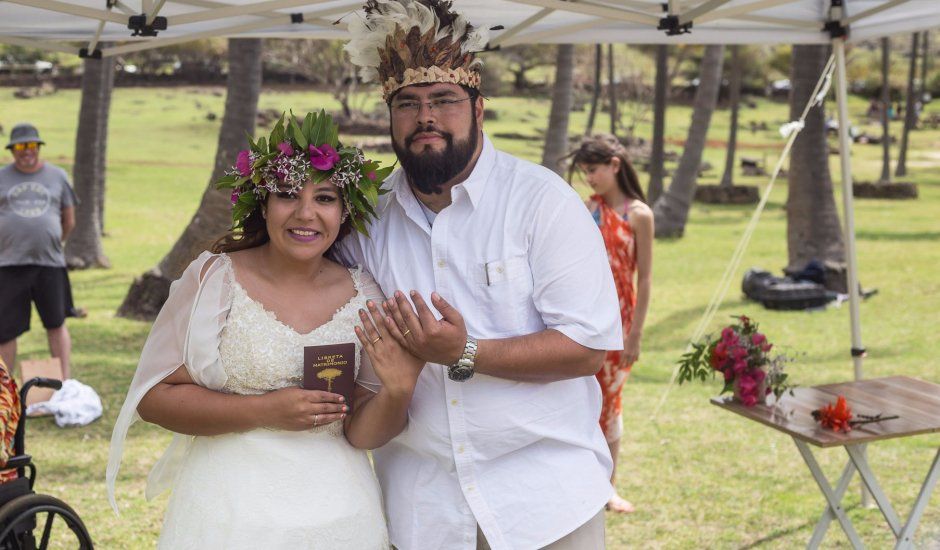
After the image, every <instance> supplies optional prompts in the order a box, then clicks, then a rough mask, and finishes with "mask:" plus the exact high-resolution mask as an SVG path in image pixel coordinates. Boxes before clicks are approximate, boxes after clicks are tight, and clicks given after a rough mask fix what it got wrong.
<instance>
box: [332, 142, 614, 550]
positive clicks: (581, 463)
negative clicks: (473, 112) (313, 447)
mask: <svg viewBox="0 0 940 550" xmlns="http://www.w3.org/2000/svg"><path fill="white" fill-rule="evenodd" d="M387 185H389V187H390V189H391V192H390V193H388V194H387V195H384V196H383V197H382V198H381V201H380V205H379V218H378V220H377V221H376V222H375V223H373V225H372V226H371V227H370V228H369V232H370V233H371V238H369V237H364V236H362V235H359V234H358V233H356V234H353V235H351V236H349V237H347V238H346V239H345V240H344V241H343V242H342V243H341V244H340V247H339V248H340V250H339V254H340V255H341V256H342V257H343V259H344V260H345V261H348V262H351V263H357V264H361V265H363V266H364V267H365V268H366V269H368V270H369V271H370V272H371V273H372V275H373V276H374V277H375V279H376V280H377V281H378V283H379V285H380V286H381V287H382V290H383V291H384V292H385V293H386V294H387V295H388V294H390V293H392V292H394V291H395V290H402V291H404V292H406V293H407V292H408V291H410V290H417V291H418V292H420V293H421V295H422V296H423V297H424V298H425V300H428V298H429V296H430V293H431V292H432V291H437V292H438V293H440V294H441V296H443V297H444V299H446V300H447V301H448V302H450V304H452V305H453V306H454V307H456V308H457V310H458V311H460V312H461V314H462V315H463V317H464V319H465V320H466V323H467V329H468V331H469V333H470V334H471V335H473V336H475V337H477V338H479V339H488V338H505V337H510V336H519V335H525V334H531V333H535V332H539V331H541V330H544V329H546V328H550V329H554V330H557V331H559V332H561V333H563V334H565V335H566V336H568V337H569V338H571V339H572V340H574V341H575V342H578V343H579V344H582V345H584V346H586V347H589V348H593V349H602V350H613V349H621V348H622V344H623V336H622V332H621V324H620V313H619V305H618V300H617V294H616V290H615V287H614V283H613V278H612V276H611V272H610V265H609V263H608V260H607V254H606V252H605V249H604V244H603V240H602V238H601V235H600V232H599V231H598V230H597V226H596V224H595V223H594V221H593V219H592V218H591V216H590V214H589V213H588V211H587V209H586V208H585V207H584V204H583V203H582V201H581V199H580V198H579V197H578V195H577V193H575V192H574V191H573V190H572V189H571V188H570V187H569V186H568V185H567V184H566V183H565V182H564V181H563V180H562V179H561V178H559V177H558V176H557V175H556V174H554V173H553V172H551V171H550V170H547V169H545V168H543V167H541V166H538V165H535V164H532V163H529V162H526V161H523V160H520V159H517V158H515V157H512V156H510V155H508V154H505V153H502V152H499V151H497V150H496V149H495V148H494V147H493V145H492V143H491V142H490V141H489V139H488V138H486V137H484V142H483V151H482V153H481V155H480V158H479V159H478V161H477V164H476V166H475V167H474V169H473V171H472V173H471V174H470V176H469V178H467V180H466V181H465V182H463V183H462V184H460V185H456V186H454V188H453V190H452V193H451V198H452V201H453V202H452V204H451V205H450V206H448V207H447V208H445V209H444V210H442V211H441V212H440V213H438V215H437V216H436V218H434V223H433V227H432V226H431V225H430V224H429V223H428V218H427V217H426V216H425V214H424V213H423V212H422V209H421V205H420V203H419V202H418V200H417V199H416V198H415V196H414V193H412V191H411V189H410V187H409V186H408V183H407V180H406V178H405V177H404V174H403V173H402V172H401V171H400V170H399V171H397V172H396V173H395V174H393V175H391V176H390V177H389V179H388V180H387ZM429 303H430V302H429ZM600 409H601V392H600V388H599V386H598V383H597V380H596V379H595V378H594V377H593V376H589V377H582V378H575V379H570V380H563V381H559V382H552V383H547V384H545V383H525V382H514V381H511V380H505V379H501V378H496V377H492V376H486V375H481V374H477V375H476V376H474V377H473V378H472V379H471V380H469V381H467V382H453V381H451V380H450V379H448V378H447V375H446V369H445V367H443V366H442V365H436V364H428V365H427V367H426V368H425V369H424V371H423V373H422V374H421V376H420V379H419V380H418V385H417V388H416V389H415V393H414V399H413V401H412V403H411V407H410V408H409V414H408V416H409V418H408V426H407V428H406V429H405V431H404V432H402V433H401V434H400V435H399V436H398V437H396V438H395V439H394V440H392V441H391V442H389V443H388V444H387V445H385V446H384V447H382V448H381V449H378V450H376V451H375V453H374V459H375V469H376V473H377V475H378V478H379V481H380V483H381V485H382V489H383V493H384V499H385V511H386V515H387V518H388V522H389V534H390V538H391V542H392V544H394V545H395V546H396V547H397V548H399V549H400V550H412V549H422V550H423V549H431V548H447V549H470V550H472V549H474V548H475V547H476V526H477V524H479V525H480V528H481V529H482V531H483V533H484V535H485V536H486V539H487V541H488V542H489V544H490V546H491V547H492V548H493V549H494V550H501V549H508V548H539V547H542V546H545V545H547V544H549V543H551V542H554V541H555V540H557V539H559V538H561V537H563V536H565V535H566V534H568V533H570V532H571V531H573V530H574V529H576V528H578V527H579V526H581V525H582V524H584V523H585V522H587V521H588V520H589V519H591V518H592V517H594V515H595V514H597V513H598V512H599V511H600V510H601V508H602V507H603V506H604V504H605V503H606V502H607V499H608V498H609V497H610V495H611V486H610V473H611V467H612V464H611V460H610V453H609V450H608V447H607V443H606V441H605V440H604V436H603V434H602V433H601V430H600V427H599V424H598V419H599V417H600Z"/></svg>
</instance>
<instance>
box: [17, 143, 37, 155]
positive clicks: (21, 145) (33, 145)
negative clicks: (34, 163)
mask: <svg viewBox="0 0 940 550" xmlns="http://www.w3.org/2000/svg"><path fill="white" fill-rule="evenodd" d="M36 149H39V143H37V142H35V141H29V142H26V143H14V144H13V150H14V151H16V152H17V153H19V152H20V151H25V150H29V151H35V150H36Z"/></svg>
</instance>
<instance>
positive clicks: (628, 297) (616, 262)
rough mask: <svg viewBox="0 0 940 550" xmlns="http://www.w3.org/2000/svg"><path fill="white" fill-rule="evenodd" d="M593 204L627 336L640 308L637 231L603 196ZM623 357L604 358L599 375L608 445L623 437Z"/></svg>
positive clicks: (627, 370)
mask: <svg viewBox="0 0 940 550" xmlns="http://www.w3.org/2000/svg"><path fill="white" fill-rule="evenodd" d="M591 200H592V201H593V202H594V203H595V204H596V205H597V209H596V210H595V211H594V219H595V221H596V222H597V225H598V227H599V228H600V230H601V235H602V236H603V237H604V247H605V248H606V249H607V257H608V259H609V260H610V269H611V272H612V273H613V276H614V286H616V287H617V297H618V298H619V300H620V319H621V321H622V322H623V334H624V336H626V335H627V334H629V332H630V327H631V326H632V325H633V309H634V306H635V305H636V290H635V287H634V283H633V280H634V276H635V274H636V241H635V239H634V234H633V228H632V227H630V222H629V220H628V219H627V215H626V214H623V215H622V216H621V215H620V214H619V213H618V212H617V211H615V210H614V209H613V208H611V207H610V206H609V205H608V204H607V203H606V202H604V199H603V198H601V196H600V195H594V196H592V197H591ZM621 353H622V352H620V351H608V352H607V356H606V357H605V358H604V365H603V366H602V367H601V370H600V371H599V372H598V373H597V381H598V382H600V385H601V391H602V392H603V395H604V403H603V405H602V408H601V418H600V423H601V429H602V430H603V431H604V437H605V438H607V441H608V442H612V441H616V440H618V439H620V437H621V436H622V435H623V403H622V400H621V393H622V391H623V384H624V382H626V381H627V376H629V374H630V368H631V367H632V365H627V366H626V367H621V365H620V358H621Z"/></svg>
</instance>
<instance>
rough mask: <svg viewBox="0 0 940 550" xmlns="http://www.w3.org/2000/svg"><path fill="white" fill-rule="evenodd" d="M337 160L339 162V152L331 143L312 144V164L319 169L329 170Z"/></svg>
mask: <svg viewBox="0 0 940 550" xmlns="http://www.w3.org/2000/svg"><path fill="white" fill-rule="evenodd" d="M337 162H339V153H337V152H336V149H334V148H333V146H332V145H330V144H329V143H324V144H323V145H321V146H319V147H317V146H316V145H311V146H310V164H312V165H313V167H314V168H316V169H317V170H320V171H321V172H322V171H325V170H329V169H330V168H333V166H334V165H335V164H336V163H337Z"/></svg>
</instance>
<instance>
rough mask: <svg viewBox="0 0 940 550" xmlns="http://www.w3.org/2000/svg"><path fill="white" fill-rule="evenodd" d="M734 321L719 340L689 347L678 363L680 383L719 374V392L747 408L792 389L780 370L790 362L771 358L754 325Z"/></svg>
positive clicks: (767, 344)
mask: <svg viewBox="0 0 940 550" xmlns="http://www.w3.org/2000/svg"><path fill="white" fill-rule="evenodd" d="M735 319H737V322H736V323H734V324H731V325H729V326H727V327H725V328H724V329H722V331H721V335H720V336H719V337H718V338H712V339H706V341H704V342H696V343H693V344H692V349H691V350H690V351H689V352H687V353H685V354H683V355H682V358H681V359H680V360H679V376H678V379H679V383H680V384H681V383H683V382H688V381H691V380H693V379H696V378H698V379H699V380H702V381H704V380H705V379H706V378H707V377H708V375H709V374H711V375H712V376H714V375H715V374H716V373H718V372H720V373H721V374H722V376H723V377H724V383H725V385H724V387H723V388H722V390H721V393H726V392H729V391H733V392H734V394H735V397H737V398H738V399H740V401H741V402H742V403H743V404H744V405H745V406H748V407H751V406H754V405H756V404H757V403H762V402H764V401H765V399H766V396H767V395H768V394H770V393H773V394H774V395H775V396H776V397H778V398H779V397H780V396H781V395H783V393H784V392H786V391H788V390H789V389H790V388H791V386H790V385H789V384H788V383H787V376H788V375H787V374H786V373H785V372H783V368H784V366H785V365H786V363H787V362H788V361H789V359H788V358H787V357H785V356H783V355H779V354H775V355H771V354H770V351H771V349H773V344H771V343H770V342H769V341H768V340H767V337H766V336H765V335H764V334H763V333H761V332H759V331H758V330H757V323H755V322H753V321H752V320H751V319H749V318H748V317H746V316H744V315H741V316H737V317H735Z"/></svg>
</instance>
